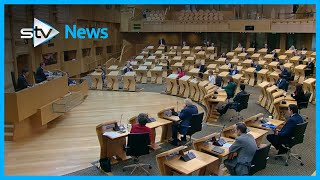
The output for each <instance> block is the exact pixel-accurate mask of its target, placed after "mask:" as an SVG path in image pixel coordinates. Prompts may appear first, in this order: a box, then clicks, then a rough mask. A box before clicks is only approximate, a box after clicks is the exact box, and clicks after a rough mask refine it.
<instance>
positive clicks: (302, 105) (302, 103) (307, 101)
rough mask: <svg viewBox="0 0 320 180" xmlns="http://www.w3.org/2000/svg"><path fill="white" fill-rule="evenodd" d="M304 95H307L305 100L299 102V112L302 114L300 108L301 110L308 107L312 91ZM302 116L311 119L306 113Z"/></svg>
mask: <svg viewBox="0 0 320 180" xmlns="http://www.w3.org/2000/svg"><path fill="white" fill-rule="evenodd" d="M304 96H305V100H304V101H303V102H299V103H298V104H297V106H298V110H299V114H300V110H301V109H306V108H308V104H309V99H310V97H311V93H310V92H307V93H306V94H305V95H304ZM300 115H301V114H300ZM301 116H302V117H304V118H305V119H309V117H308V116H306V115H301Z"/></svg>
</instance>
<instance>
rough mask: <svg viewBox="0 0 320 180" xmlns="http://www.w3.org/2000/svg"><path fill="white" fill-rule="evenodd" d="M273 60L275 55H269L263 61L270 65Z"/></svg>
mask: <svg viewBox="0 0 320 180" xmlns="http://www.w3.org/2000/svg"><path fill="white" fill-rule="evenodd" d="M272 59H273V54H267V55H265V56H264V58H263V60H265V61H267V62H268V63H271V62H272Z"/></svg>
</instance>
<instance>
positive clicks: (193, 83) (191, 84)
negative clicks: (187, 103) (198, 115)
mask: <svg viewBox="0 0 320 180" xmlns="http://www.w3.org/2000/svg"><path fill="white" fill-rule="evenodd" d="M198 83H199V81H198V80H197V79H192V80H191V81H190V82H189V87H190V96H189V98H190V99H192V100H194V101H199V96H196V95H197V92H198V93H199V86H198Z"/></svg>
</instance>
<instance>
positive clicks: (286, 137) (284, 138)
mask: <svg viewBox="0 0 320 180" xmlns="http://www.w3.org/2000/svg"><path fill="white" fill-rule="evenodd" d="M288 112H289V114H290V118H289V119H288V120H287V122H286V124H285V125H284V126H283V127H282V129H281V130H280V131H278V130H277V129H275V130H274V133H273V134H269V135H268V136H267V140H268V141H269V142H270V143H271V144H272V145H273V146H274V147H275V148H276V149H277V150H279V151H278V154H284V153H287V152H288V149H286V148H284V147H283V146H282V145H283V144H287V143H289V142H290V140H291V137H292V131H293V129H294V128H295V127H296V125H297V124H300V123H303V122H304V120H303V118H302V117H301V116H300V115H299V114H298V106H297V105H295V104H290V105H289V107H288Z"/></svg>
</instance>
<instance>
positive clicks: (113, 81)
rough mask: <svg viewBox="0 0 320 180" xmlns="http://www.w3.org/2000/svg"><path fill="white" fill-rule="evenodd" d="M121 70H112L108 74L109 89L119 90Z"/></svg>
mask: <svg viewBox="0 0 320 180" xmlns="http://www.w3.org/2000/svg"><path fill="white" fill-rule="evenodd" d="M118 75H119V71H111V72H110V73H109V74H108V75H107V81H108V83H107V89H108V90H113V91H118V90H119V82H118Z"/></svg>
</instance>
